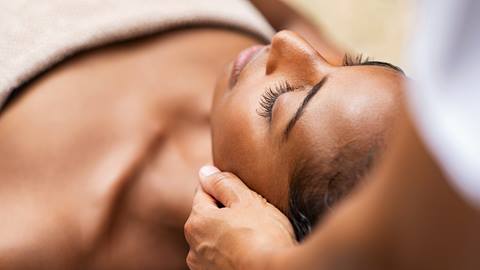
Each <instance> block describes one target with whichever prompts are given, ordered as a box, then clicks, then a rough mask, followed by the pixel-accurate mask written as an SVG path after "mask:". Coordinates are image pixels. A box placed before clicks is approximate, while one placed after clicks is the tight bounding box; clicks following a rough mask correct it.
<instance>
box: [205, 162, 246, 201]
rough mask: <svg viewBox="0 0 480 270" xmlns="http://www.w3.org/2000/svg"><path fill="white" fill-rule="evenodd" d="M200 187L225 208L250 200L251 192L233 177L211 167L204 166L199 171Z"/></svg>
mask: <svg viewBox="0 0 480 270" xmlns="http://www.w3.org/2000/svg"><path fill="white" fill-rule="evenodd" d="M199 175H200V186H201V187H202V189H203V190H204V191H205V192H206V193H208V194H209V195H210V196H211V197H213V198H215V199H216V200H217V201H219V202H220V203H221V204H223V205H224V206H225V207H232V206H234V205H235V204H239V203H240V202H241V201H242V199H243V200H244V201H245V200H246V199H247V198H251V196H250V195H251V194H250V193H251V190H250V189H249V188H248V187H247V186H246V185H245V184H244V183H243V182H242V181H241V180H240V179H239V178H238V177H236V176H235V175H233V174H231V173H228V172H220V171H219V170H218V169H216V168H215V167H213V166H204V167H202V168H201V169H200V172H199Z"/></svg>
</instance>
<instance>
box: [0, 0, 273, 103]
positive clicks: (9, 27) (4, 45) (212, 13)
mask: <svg viewBox="0 0 480 270" xmlns="http://www.w3.org/2000/svg"><path fill="white" fill-rule="evenodd" d="M194 25H209V26H222V27H230V28H235V29H237V30H242V31H244V32H248V33H249V34H252V35H255V36H257V37H259V38H261V39H263V40H266V41H267V40H270V38H271V36H272V35H273V34H274V31H273V28H272V27H271V26H270V25H269V24H268V22H267V21H266V20H265V19H264V17H263V16H262V15H261V14H260V13H259V12H258V11H257V10H256V9H255V7H253V6H252V4H251V3H250V2H249V1H248V0H142V1H138V0H0V108H1V106H2V103H3V102H4V100H5V98H6V97H7V96H8V95H9V94H10V93H11V92H12V91H13V89H15V88H16V87H19V86H21V85H22V84H24V83H25V82H27V81H29V80H31V79H32V78H34V77H35V76H37V75H38V74H40V73H41V72H43V71H45V70H47V69H48V68H49V67H51V66H53V65H55V64H56V63H59V62H60V61H62V60H63V59H65V58H66V57H68V56H71V55H73V54H75V53H77V52H79V51H81V50H85V49H90V48H95V47H98V46H102V45H105V44H109V43H113V42H116V41H120V40H125V39H130V38H135V37H140V36H143V35H147V34H151V33H159V32H162V31H166V30H170V29H173V28H178V27H184V26H194Z"/></svg>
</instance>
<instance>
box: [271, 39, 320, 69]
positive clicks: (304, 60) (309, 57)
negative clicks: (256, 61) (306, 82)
mask: <svg viewBox="0 0 480 270" xmlns="http://www.w3.org/2000/svg"><path fill="white" fill-rule="evenodd" d="M327 67H328V63H327V62H326V61H325V59H324V58H323V57H322V56H321V55H320V54H319V53H318V52H317V51H316V50H315V49H314V48H313V47H312V46H311V45H310V44H309V43H308V42H307V41H306V40H304V39H303V38H302V37H300V36H299V35H297V34H295V33H293V32H291V31H286V30H284V31H281V32H278V33H277V34H276V35H275V36H274V37H273V39H272V44H271V48H270V53H269V56H268V61H267V67H266V74H267V75H270V74H273V73H276V72H282V73H286V74H289V75H302V77H304V76H309V75H314V74H311V73H318V71H319V70H322V69H323V70H324V69H325V68H327Z"/></svg>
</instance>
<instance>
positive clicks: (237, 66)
mask: <svg viewBox="0 0 480 270" xmlns="http://www.w3.org/2000/svg"><path fill="white" fill-rule="evenodd" d="M264 47H265V46H262V45H255V46H252V47H249V48H246V49H245V50H243V51H241V52H240V53H239V54H238V56H237V59H235V61H234V62H233V67H232V72H231V74H230V87H233V86H234V85H235V84H236V83H237V81H238V77H239V76H240V73H242V70H243V69H244V68H245V66H247V64H248V63H250V61H251V60H252V59H253V57H254V56H255V55H257V54H258V53H259V52H260V51H261V50H262V49H263V48H264Z"/></svg>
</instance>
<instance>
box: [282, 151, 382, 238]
mask: <svg viewBox="0 0 480 270" xmlns="http://www.w3.org/2000/svg"><path fill="white" fill-rule="evenodd" d="M378 152H379V146H378V145H373V146H371V147H370V148H369V149H368V151H366V152H364V153H359V150H358V149H356V147H355V146H354V145H347V146H344V147H343V148H342V149H341V151H340V152H339V154H337V155H336V156H335V157H333V158H332V159H331V160H330V161H328V162H324V161H323V162H322V161H320V160H318V158H317V159H316V158H309V159H304V160H301V161H300V162H298V163H297V165H296V169H295V170H294V172H293V174H292V175H291V182H290V183H291V184H290V191H289V201H288V211H287V216H288V218H289V219H290V222H291V223H292V225H293V228H294V231H295V236H296V238H297V240H298V241H302V240H303V239H304V238H305V237H306V236H307V235H308V234H309V233H310V232H311V230H312V228H313V227H314V226H315V225H317V224H318V223H319V222H320V221H321V220H322V219H323V217H324V216H325V215H327V214H328V212H329V211H331V209H332V207H333V206H334V205H335V204H336V203H337V202H338V201H339V200H341V199H342V198H344V197H345V196H346V195H348V194H349V193H350V191H352V189H353V188H354V187H355V186H356V185H357V184H358V183H359V182H360V181H361V180H362V178H363V177H364V176H365V174H366V173H367V172H368V171H370V169H371V168H372V164H373V163H374V161H375V160H376V159H377V154H378Z"/></svg>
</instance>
